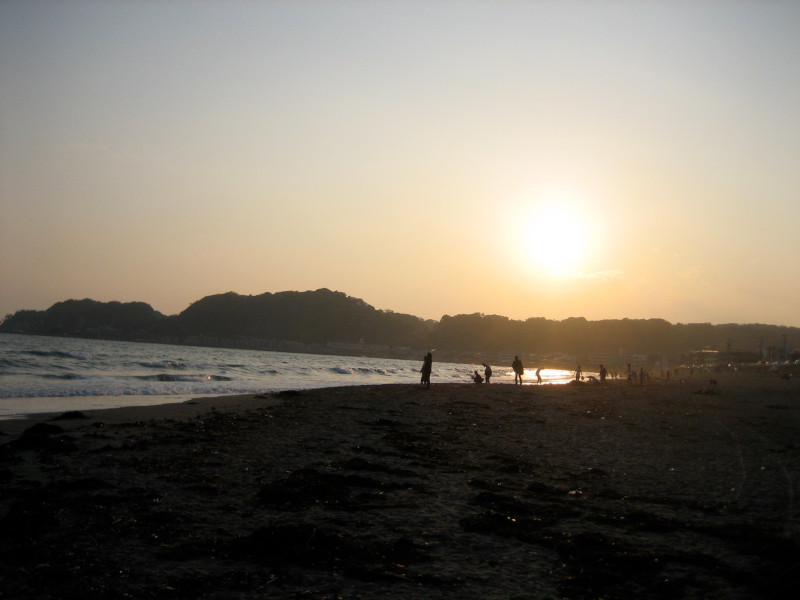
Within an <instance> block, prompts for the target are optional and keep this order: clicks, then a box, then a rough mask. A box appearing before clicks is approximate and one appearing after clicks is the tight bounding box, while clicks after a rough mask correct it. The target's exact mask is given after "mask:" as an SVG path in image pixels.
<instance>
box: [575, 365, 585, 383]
mask: <svg viewBox="0 0 800 600" xmlns="http://www.w3.org/2000/svg"><path fill="white" fill-rule="evenodd" d="M581 373H583V371H581V366H580V365H578V368H577V369H575V381H580V380H581Z"/></svg>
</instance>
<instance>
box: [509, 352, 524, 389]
mask: <svg viewBox="0 0 800 600" xmlns="http://www.w3.org/2000/svg"><path fill="white" fill-rule="evenodd" d="M511 368H512V369H514V385H517V380H518V379H519V384H520V385H522V374H523V373H524V372H525V367H523V366H522V361H521V360H520V359H519V356H515V357H514V362H512V363H511Z"/></svg>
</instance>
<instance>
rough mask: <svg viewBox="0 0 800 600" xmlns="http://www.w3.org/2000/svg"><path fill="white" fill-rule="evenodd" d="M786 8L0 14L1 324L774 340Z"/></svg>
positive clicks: (794, 43) (799, 48)
mask: <svg viewBox="0 0 800 600" xmlns="http://www.w3.org/2000/svg"><path fill="white" fill-rule="evenodd" d="M798 31H800V2H794V1H785V2H777V1H752V2H748V1H744V0H737V1H728V2H726V1H723V0H716V1H712V0H708V1H703V0H700V1H697V2H673V1H671V0H664V1H638V0H637V1H634V0H629V1H625V0H614V1H611V0H606V1H604V0H596V1H589V0H584V1H570V0H566V1H561V0H559V1H556V0H539V1H536V0H531V1H527V2H523V1H514V0H499V1H489V0H487V1H477V0H473V1H458V0H447V1H442V0H425V1H411V0H401V1H398V2H385V1H378V0H376V1H372V2H369V1H366V0H361V1H347V0H343V1H339V2H323V1H317V2H311V1H303V0H299V1H291V2H290V1H288V0H285V1H261V2H258V1H255V0H251V1H231V0H225V1H222V0H219V1H214V0H199V1H196V2H188V1H185V2H181V1H177V2H167V1H166V0H163V1H155V0H142V1H139V2H121V1H109V2H101V1H99V0H97V1H93V2H86V1H80V0H72V1H70V2H56V1H49V2H48V1H42V2H27V1H13V0H2V1H0V318H1V317H2V316H3V315H6V314H10V313H13V312H15V311H17V310H21V309H36V310H44V309H46V308H48V307H49V306H51V305H52V304H54V303H56V302H59V301H62V300H67V299H73V298H74V299H81V298H92V299H94V300H99V301H111V300H116V301H121V302H128V301H142V302H146V303H148V304H150V305H151V306H152V307H153V308H154V309H155V310H157V311H160V312H162V313H164V314H168V315H169V314H177V313H179V312H181V311H183V310H184V309H185V308H187V307H188V306H189V305H190V304H191V303H192V302H194V301H196V300H199V299H200V298H202V297H204V296H208V295H212V294H217V293H224V292H228V291H233V292H237V293H239V294H244V295H256V294H262V293H264V292H273V293H274V292H280V291H286V290H298V291H305V290H316V289H319V288H328V289H331V290H337V291H341V292H344V293H346V294H348V295H350V296H354V297H356V298H360V299H362V300H364V301H365V302H367V303H368V304H370V305H372V306H374V307H375V308H378V309H383V310H392V311H395V312H401V313H409V314H413V315H416V316H419V317H423V318H426V319H435V320H439V319H440V318H441V317H442V316H443V315H456V314H464V313H467V314H472V313H484V314H497V315H503V316H507V317H510V318H512V319H527V318H530V317H545V318H548V319H558V320H560V319H564V318H568V317H585V318H587V319H589V320H599V319H622V318H631V319H644V318H661V319H666V320H668V321H670V322H673V323H707V322H708V323H767V324H776V325H789V326H800V235H799V234H800V36H798V35H797V32H798Z"/></svg>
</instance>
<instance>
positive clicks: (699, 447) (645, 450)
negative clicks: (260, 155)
mask: <svg viewBox="0 0 800 600" xmlns="http://www.w3.org/2000/svg"><path fill="white" fill-rule="evenodd" d="M798 383H800V382H797V381H792V380H778V379H766V378H758V377H748V376H740V377H731V378H728V379H725V380H724V381H720V383H719V385H717V386H715V387H714V388H713V389H710V388H709V387H708V386H707V385H704V384H703V383H701V382H696V383H695V382H692V381H689V382H686V383H683V384H681V383H679V382H655V383H652V384H649V385H644V386H639V385H628V384H627V383H622V382H614V383H611V384H608V385H605V386H600V385H599V384H580V383H576V384H571V385H563V386H555V385H548V386H539V387H536V386H512V385H505V384H502V385H473V384H464V385H461V384H447V385H433V386H432V387H431V388H430V389H424V388H420V387H417V386H414V385H384V386H363V387H351V388H330V389H320V390H309V391H302V392H294V393H291V392H288V393H287V392H284V393H281V394H269V395H263V396H236V397H229V398H215V399H202V400H197V401H192V402H191V403H185V404H181V405H175V406H164V407H142V408H138V409H120V410H115V411H100V412H95V413H85V414H73V415H64V417H66V418H62V419H52V418H48V419H47V420H45V419H39V420H31V421H28V422H22V421H20V422H14V423H11V422H4V423H0V430H3V431H4V432H5V433H6V435H3V436H0V444H2V445H0V490H2V494H1V495H0V529H1V530H2V536H0V597H3V598H25V597H37V598H50V597H53V598H56V597H57V598H81V599H83V598H109V599H111V598H114V599H115V600H116V599H118V598H122V597H134V598H226V599H227V598H265V597H266V598H319V599H322V598H326V599H327V598H330V599H335V598H368V599H372V598H387V597H392V598H453V599H455V598H459V599H460V598H632V597H636V598H783V597H792V596H796V595H797V593H798V592H799V591H800V584H798V581H800V579H799V578H798V574H797V566H798V564H800V524H799V523H798V515H799V513H800V507H798V503H800V500H798V498H799V497H800V494H799V493H798V492H800V484H799V483H798V481H800V479H799V476H800V385H798ZM711 392H713V393H711Z"/></svg>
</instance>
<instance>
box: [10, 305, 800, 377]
mask: <svg viewBox="0 0 800 600" xmlns="http://www.w3.org/2000/svg"><path fill="white" fill-rule="evenodd" d="M0 333H24V334H29V335H50V336H64V337H77V338H90V339H108V340H125V341H136V342H149V343H168V344H178V345H190V346H208V347H220V348H237V349H252V350H272V351H285V352H301V353H314V354H336V355H342V356H370V357H381V358H407V359H416V358H419V356H421V354H420V352H426V351H427V350H429V349H431V348H436V350H437V357H438V360H441V361H452V362H470V363H471V362H477V363H478V364H480V362H483V360H488V361H491V362H495V363H496V362H500V361H510V360H511V359H513V356H514V355H520V356H521V357H523V358H528V359H532V358H535V359H536V360H537V362H539V363H546V364H548V365H551V366H556V365H557V366H569V367H574V366H575V365H574V364H573V363H576V362H577V361H590V364H592V365H594V364H595V363H603V364H606V366H607V367H619V366H622V365H625V364H626V363H628V362H631V363H636V364H647V365H651V366H661V367H665V368H668V367H670V366H677V365H681V364H683V365H688V364H699V365H710V366H720V365H729V364H737V365H743V364H759V363H762V364H767V363H781V364H792V363H795V361H798V360H800V328H797V327H786V326H779V325H765V324H724V325H712V324H710V323H690V324H683V323H678V324H672V323H669V322H668V321H665V320H663V319H613V320H600V321H588V320H587V319H584V318H582V317H578V318H569V319H564V320H561V321H555V320H549V319H545V318H542V317H537V318H530V319H527V320H525V321H519V320H512V319H509V318H508V317H503V316H499V315H485V314H480V313H475V314H462V315H455V316H450V315H445V316H443V317H442V318H441V319H440V320H439V321H433V320H425V319H422V318H419V317H415V316H413V315H407V314H401V313H395V312H392V311H385V310H380V309H376V308H374V307H372V306H370V305H369V304H367V303H366V302H364V301H363V300H360V299H358V298H353V297H350V296H347V295H346V294H344V293H342V292H333V291H330V290H328V289H320V290H316V291H308V292H293V291H287V292H278V293H274V294H273V293H265V294H261V295H258V296H243V295H239V294H236V293H233V292H228V293H225V294H216V295H212V296H207V297H205V298H203V299H201V300H198V301H196V302H194V303H192V304H191V305H190V306H189V307H188V308H187V309H186V310H184V311H183V312H181V313H180V314H178V315H172V316H166V315H163V314H161V313H159V312H157V311H155V310H153V308H152V307H151V306H150V305H149V304H146V303H144V302H128V303H121V302H98V301H95V300H90V299H84V300H66V301H63V302H58V303H56V304H54V305H53V306H51V307H50V308H48V309H47V310H44V311H36V310H20V311H17V312H16V313H14V314H12V315H8V316H7V317H6V318H5V319H4V320H3V322H2V323H0ZM698 361H700V362H698Z"/></svg>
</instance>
